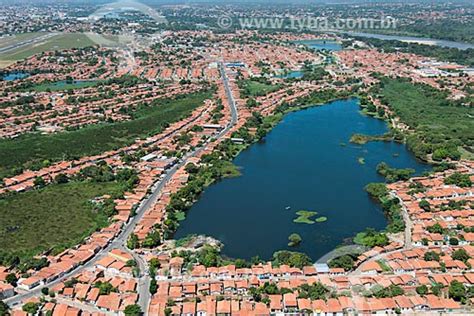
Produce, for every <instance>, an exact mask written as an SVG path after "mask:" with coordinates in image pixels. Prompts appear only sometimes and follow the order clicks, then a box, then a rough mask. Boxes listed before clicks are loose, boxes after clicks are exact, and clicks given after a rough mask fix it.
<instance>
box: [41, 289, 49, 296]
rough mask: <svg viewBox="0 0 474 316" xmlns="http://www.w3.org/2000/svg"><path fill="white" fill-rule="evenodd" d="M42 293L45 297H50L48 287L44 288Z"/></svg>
mask: <svg viewBox="0 0 474 316" xmlns="http://www.w3.org/2000/svg"><path fill="white" fill-rule="evenodd" d="M41 293H42V294H43V295H48V294H49V289H48V288H47V287H44V288H42V289H41Z"/></svg>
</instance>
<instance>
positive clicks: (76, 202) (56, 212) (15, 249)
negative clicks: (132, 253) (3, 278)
mask: <svg viewBox="0 0 474 316" xmlns="http://www.w3.org/2000/svg"><path fill="white" fill-rule="evenodd" d="M121 190H122V186H121V184H120V183H119V182H101V183H92V182H71V183H66V184H52V185H49V186H47V187H45V188H42V189H37V190H33V191H29V192H24V193H17V194H13V195H10V196H6V197H4V198H2V199H0V257H2V258H0V259H3V256H4V255H5V254H15V255H17V256H20V257H24V256H31V255H33V254H36V253H39V252H41V251H45V250H49V249H53V248H55V249H59V250H60V249H64V248H66V247H69V246H72V245H74V244H77V243H78V242H80V241H81V240H82V239H83V238H85V237H86V236H88V235H89V234H90V233H91V232H93V231H95V230H96V229H98V228H100V227H101V226H103V225H105V224H106V223H107V216H106V214H104V213H102V212H98V211H96V210H95V208H94V205H93V203H91V200H92V199H94V198H96V197H99V196H102V195H104V194H112V195H117V194H120V192H121ZM0 262H3V260H0Z"/></svg>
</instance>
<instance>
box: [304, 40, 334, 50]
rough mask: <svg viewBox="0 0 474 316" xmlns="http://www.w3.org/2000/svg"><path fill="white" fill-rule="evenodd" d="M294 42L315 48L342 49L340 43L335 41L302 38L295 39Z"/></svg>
mask: <svg viewBox="0 0 474 316" xmlns="http://www.w3.org/2000/svg"><path fill="white" fill-rule="evenodd" d="M295 43H297V44H303V45H305V46H307V47H309V48H312V49H315V50H328V51H340V50H341V49H342V46H341V44H339V43H338V42H335V41H325V40H302V41H296V42H295Z"/></svg>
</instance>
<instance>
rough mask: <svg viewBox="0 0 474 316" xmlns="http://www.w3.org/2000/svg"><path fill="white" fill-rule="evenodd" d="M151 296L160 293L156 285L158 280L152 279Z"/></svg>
mask: <svg viewBox="0 0 474 316" xmlns="http://www.w3.org/2000/svg"><path fill="white" fill-rule="evenodd" d="M149 290H150V294H151V295H153V294H155V293H156V292H157V291H158V284H157V283H156V280H155V279H152V280H151V281H150V288H149Z"/></svg>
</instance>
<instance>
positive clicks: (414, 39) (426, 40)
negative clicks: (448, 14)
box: [347, 32, 474, 50]
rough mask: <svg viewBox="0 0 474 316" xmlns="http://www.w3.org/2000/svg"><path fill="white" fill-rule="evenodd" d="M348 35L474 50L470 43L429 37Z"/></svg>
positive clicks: (353, 33) (349, 33) (355, 33)
mask: <svg viewBox="0 0 474 316" xmlns="http://www.w3.org/2000/svg"><path fill="white" fill-rule="evenodd" d="M347 34H348V35H352V36H360V37H367V38H377V39H381V40H392V41H393V40H395V41H401V42H407V43H418V44H425V45H435V46H441V47H449V48H457V49H461V50H465V49H468V48H473V49H474V45H472V44H469V43H462V42H454V41H447V40H439V39H433V38H427V37H413V36H398V35H384V34H372V33H359V32H347Z"/></svg>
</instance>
